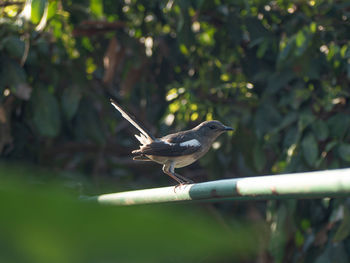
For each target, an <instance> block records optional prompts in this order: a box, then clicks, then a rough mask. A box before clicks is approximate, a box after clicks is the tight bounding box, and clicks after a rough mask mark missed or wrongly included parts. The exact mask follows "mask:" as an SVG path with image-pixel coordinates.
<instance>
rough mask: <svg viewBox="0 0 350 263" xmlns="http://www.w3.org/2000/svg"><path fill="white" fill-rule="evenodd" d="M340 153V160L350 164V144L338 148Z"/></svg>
mask: <svg viewBox="0 0 350 263" xmlns="http://www.w3.org/2000/svg"><path fill="white" fill-rule="evenodd" d="M338 153H339V155H340V158H342V159H343V160H344V161H346V162H350V144H348V143H343V144H341V145H339V147H338Z"/></svg>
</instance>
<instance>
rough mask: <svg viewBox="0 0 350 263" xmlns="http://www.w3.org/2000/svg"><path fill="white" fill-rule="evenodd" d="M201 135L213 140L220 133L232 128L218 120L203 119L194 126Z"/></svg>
mask: <svg viewBox="0 0 350 263" xmlns="http://www.w3.org/2000/svg"><path fill="white" fill-rule="evenodd" d="M194 130H197V131H198V132H199V134H200V135H201V136H202V137H206V138H208V139H209V140H215V139H216V138H217V137H218V136H219V135H220V134H222V133H223V132H226V131H233V128H231V127H228V126H225V125H223V124H222V123H221V122H219V121H205V122H202V123H201V124H199V125H198V126H196V127H195V128H194Z"/></svg>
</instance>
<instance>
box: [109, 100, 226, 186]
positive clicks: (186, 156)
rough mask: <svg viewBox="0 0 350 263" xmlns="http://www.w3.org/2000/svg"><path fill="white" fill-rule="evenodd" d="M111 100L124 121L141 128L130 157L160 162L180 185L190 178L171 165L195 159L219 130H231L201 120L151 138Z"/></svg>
mask: <svg viewBox="0 0 350 263" xmlns="http://www.w3.org/2000/svg"><path fill="white" fill-rule="evenodd" d="M111 103H112V105H113V106H114V107H115V108H116V109H117V110H118V111H119V112H120V113H121V114H122V116H123V117H124V118H125V119H126V120H127V121H129V122H130V123H131V124H132V125H133V126H134V127H135V128H136V129H138V130H139V131H140V132H141V134H140V135H137V134H135V137H136V138H137V139H138V140H139V142H140V143H141V146H140V149H138V150H134V151H132V154H133V155H134V158H133V159H134V160H140V161H154V162H157V163H160V164H163V172H164V173H165V174H167V175H169V176H170V177H171V178H173V179H174V180H176V181H177V182H178V183H179V184H180V185H181V184H184V183H192V181H191V180H189V179H187V178H185V177H183V176H181V175H179V174H177V173H175V171H174V170H175V168H180V167H184V166H187V165H190V164H191V163H193V162H195V161H197V160H198V159H199V158H201V157H202V156H203V155H204V154H205V153H207V152H208V150H209V149H210V146H211V145H212V144H213V142H214V140H215V139H216V138H217V137H218V136H219V135H220V134H222V133H223V132H226V131H232V130H233V129H232V128H231V127H227V126H225V125H223V124H222V123H221V122H219V121H205V122H202V123H201V124H199V125H198V126H196V127H194V128H193V129H191V130H187V131H181V132H177V133H173V134H169V135H167V136H164V137H161V138H155V137H154V136H153V135H152V134H150V133H149V132H148V131H147V130H146V129H145V128H144V127H143V126H142V125H140V124H139V123H138V122H136V121H135V120H134V118H132V117H131V116H130V115H129V114H128V113H127V112H126V111H124V110H123V109H122V108H121V107H120V106H119V105H118V104H116V103H115V102H114V101H113V100H112V99H111Z"/></svg>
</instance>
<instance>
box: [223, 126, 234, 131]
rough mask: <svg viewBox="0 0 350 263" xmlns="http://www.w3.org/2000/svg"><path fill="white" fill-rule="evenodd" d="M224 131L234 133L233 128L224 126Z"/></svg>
mask: <svg viewBox="0 0 350 263" xmlns="http://www.w3.org/2000/svg"><path fill="white" fill-rule="evenodd" d="M224 131H233V128H231V127H228V126H224Z"/></svg>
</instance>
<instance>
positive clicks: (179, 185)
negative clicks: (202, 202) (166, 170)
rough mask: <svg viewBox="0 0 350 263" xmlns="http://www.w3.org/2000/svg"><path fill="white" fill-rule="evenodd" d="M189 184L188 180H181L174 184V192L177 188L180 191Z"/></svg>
mask: <svg viewBox="0 0 350 263" xmlns="http://www.w3.org/2000/svg"><path fill="white" fill-rule="evenodd" d="M189 184H191V183H190V182H181V183H179V184H177V185H175V186H174V193H176V190H177V189H179V190H180V191H181V188H182V187H183V188H184V189H185V188H186V186H187V185H189Z"/></svg>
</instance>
